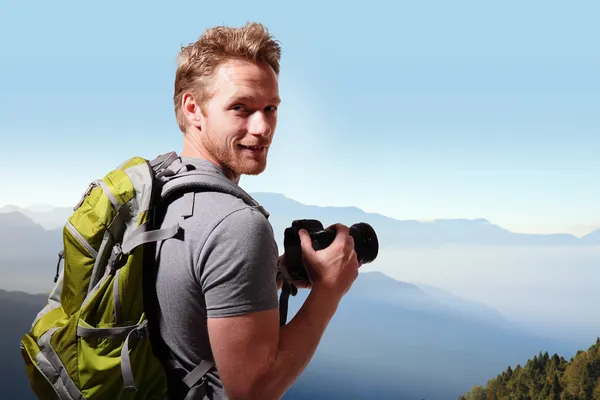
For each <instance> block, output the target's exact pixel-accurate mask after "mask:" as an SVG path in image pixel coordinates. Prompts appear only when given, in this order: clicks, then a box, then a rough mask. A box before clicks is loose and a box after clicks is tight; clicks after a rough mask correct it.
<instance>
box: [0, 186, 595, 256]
mask: <svg viewBox="0 0 600 400" xmlns="http://www.w3.org/2000/svg"><path fill="white" fill-rule="evenodd" d="M251 195H252V196H253V197H254V198H255V199H256V200H257V201H258V202H259V203H260V204H262V205H263V206H264V207H265V209H266V210H267V211H268V212H269V213H270V214H271V217H270V218H269V219H270V221H271V224H272V225H273V228H274V230H275V235H276V238H277V240H278V243H279V245H280V246H282V243H283V232H284V230H285V228H287V227H288V226H290V224H291V223H292V221H293V220H295V219H303V218H312V219H318V220H320V221H321V222H322V223H323V225H324V226H325V227H327V226H328V225H330V224H333V223H336V222H341V223H344V224H347V225H351V224H354V223H356V222H367V223H369V224H371V225H372V226H373V228H374V229H375V231H376V232H377V234H378V237H379V240H380V243H381V246H383V247H396V248H402V247H411V248H414V247H422V246H441V245H447V244H458V245H499V246H504V245H511V246H514V245H517V246H518V245H561V246H564V245H569V246H585V245H597V244H600V229H598V230H596V231H593V232H591V233H589V234H588V235H586V236H584V237H582V238H578V237H576V236H574V235H571V234H567V233H555V234H523V233H514V232H511V231H509V230H506V229H503V228H501V227H500V226H498V225H494V224H492V223H490V222H489V221H488V220H486V219H483V218H480V219H439V220H434V221H431V222H420V221H415V220H397V219H394V218H390V217H386V216H384V215H381V214H377V213H367V212H364V211H363V210H361V209H360V208H357V207H322V206H314V205H306V204H302V203H300V202H298V201H295V200H293V199H290V198H288V197H286V196H284V195H282V194H278V193H267V192H253V193H251ZM15 212H18V213H20V214H22V215H25V216H27V217H28V218H29V219H30V220H32V221H34V222H35V223H37V224H38V225H40V226H41V227H43V228H45V229H49V230H52V229H61V228H62V225H63V224H64V222H65V221H66V219H67V218H68V216H69V215H70V214H71V212H72V209H71V208H68V207H58V208H53V207H50V206H37V207H35V208H34V209H28V208H19V207H16V206H6V207H2V208H0V229H1V227H2V226H5V227H6V226H7V225H8V226H10V225H12V224H13V223H15V219H16V218H15V216H14V213H15ZM11 215H12V216H11ZM7 219H8V220H7ZM17 223H21V224H23V223H24V222H23V221H21V222H19V221H17ZM1 232H2V231H0V234H1Z"/></svg>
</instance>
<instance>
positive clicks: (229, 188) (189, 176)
mask: <svg viewBox="0 0 600 400" xmlns="http://www.w3.org/2000/svg"><path fill="white" fill-rule="evenodd" d="M167 159H168V158H167ZM163 165H164V164H163ZM157 176H158V178H159V179H160V180H162V181H163V185H162V189H161V194H160V197H162V198H167V197H168V196H170V195H172V194H174V193H176V192H182V193H183V192H202V191H217V192H222V193H228V194H231V195H232V196H236V197H238V198H240V199H242V200H243V201H244V202H245V203H246V204H248V205H250V206H251V207H253V208H256V209H257V210H259V211H260V212H261V213H262V214H263V215H264V216H265V217H267V218H268V217H269V213H268V212H267V211H266V210H265V209H264V208H263V207H262V206H261V205H260V204H258V202H257V201H256V200H254V199H253V198H252V197H251V196H250V195H249V194H248V193H246V191H244V190H243V189H242V188H241V187H240V186H239V185H236V184H235V183H234V182H232V181H230V180H229V179H227V178H225V177H224V176H222V175H220V174H218V173H216V172H211V171H207V170H196V169H190V168H187V165H185V164H183V163H182V162H181V160H180V159H179V158H178V159H176V160H174V161H173V162H171V163H170V165H169V166H168V167H166V168H163V169H161V170H160V171H159V172H158V175H157Z"/></svg>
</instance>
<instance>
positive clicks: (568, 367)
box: [458, 338, 600, 400]
mask: <svg viewBox="0 0 600 400" xmlns="http://www.w3.org/2000/svg"><path fill="white" fill-rule="evenodd" d="M526 399H527V400H530V399H534V400H542V399H544V400H546V399H549V400H587V399H590V400H600V338H598V339H597V340H596V343H595V344H594V345H593V346H591V347H590V348H589V349H588V350H587V351H583V350H580V351H578V352H577V354H576V355H575V356H573V357H572V358H571V359H570V360H568V361H567V360H565V359H564V358H563V357H559V356H558V355H557V354H554V355H553V356H549V355H548V353H547V352H544V353H543V354H542V353H541V352H540V353H539V354H538V355H536V356H534V357H533V359H530V360H528V361H527V363H526V364H525V366H523V367H522V366H521V365H517V366H516V367H515V368H514V370H513V369H512V368H511V367H510V366H509V367H508V368H507V369H506V370H505V371H503V372H502V373H501V374H500V375H498V376H497V377H495V378H493V379H490V380H489V381H488V382H487V384H486V386H485V387H484V386H481V385H475V386H474V387H473V388H472V389H471V390H470V391H469V392H467V393H465V394H463V395H461V396H460V397H459V398H458V400H526Z"/></svg>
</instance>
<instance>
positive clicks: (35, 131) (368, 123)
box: [0, 1, 600, 235]
mask: <svg viewBox="0 0 600 400" xmlns="http://www.w3.org/2000/svg"><path fill="white" fill-rule="evenodd" d="M484 3H485V4H484ZM282 4H283V3H275V2H260V1H254V2H235V1H230V2H224V3H222V5H217V2H201V1H193V2H192V1H180V2H177V3H172V5H167V4H166V2H161V3H159V4H152V3H149V2H123V3H117V2H115V1H107V2H103V3H92V4H82V3H78V2H65V1H63V2H60V3H58V2H50V3H48V2H41V1H38V2H26V3H22V2H16V1H9V2H5V3H4V4H3V5H1V6H0V54H1V56H0V136H1V138H2V146H1V147H0V168H1V169H2V171H3V172H4V173H3V174H1V175H0V185H1V187H2V190H1V191H0V206H2V205H5V204H18V205H29V204H32V203H33V204H39V203H45V204H52V205H67V206H70V205H72V204H74V203H75V202H76V201H77V200H78V199H79V196H80V194H81V193H82V191H84V190H85V188H86V186H87V184H88V182H89V181H90V180H93V179H95V178H97V177H100V176H102V175H104V174H105V173H106V172H107V171H108V170H109V169H110V168H113V167H115V166H116V165H117V164H119V163H120V162H121V161H122V160H124V159H126V158H128V157H131V156H133V155H142V156H145V157H153V156H155V155H157V154H160V153H162V152H165V151H169V150H177V151H179V150H180V149H181V134H180V132H179V130H178V128H177V125H176V124H175V119H174V115H173V108H172V101H171V98H172V87H173V76H174V70H175V56H176V54H177V52H178V50H179V48H180V45H181V44H187V43H189V42H192V41H194V40H196V39H197V37H198V36H199V35H200V34H201V33H202V31H203V30H204V29H205V28H206V27H209V26H213V25H217V24H227V25H241V24H243V23H244V22H246V21H248V20H254V21H260V22H263V23H265V24H266V25H267V27H268V28H269V29H270V30H271V31H272V33H273V34H274V35H275V36H276V38H277V39H279V40H280V41H281V43H282V46H283V59H282V74H281V80H280V85H281V86H280V90H281V96H282V99H283V103H282V106H281V108H280V114H279V126H278V130H277V133H276V138H275V143H274V146H273V148H272V149H271V153H270V155H269V165H268V167H267V171H266V172H265V173H264V174H263V175H261V176H258V177H243V178H242V181H241V185H242V186H243V187H244V188H246V189H247V190H249V191H270V192H280V193H283V194H285V195H287V196H288V197H291V198H294V199H296V200H298V201H301V202H304V203H308V204H318V205H354V206H358V207H360V208H362V209H364V210H365V211H370V212H379V213H382V214H386V215H389V216H392V217H395V218H399V219H434V218H480V217H482V218H487V219H488V220H490V221H491V222H492V223H495V224H498V225H500V226H503V227H505V228H508V229H511V230H514V231H519V232H542V233H546V232H570V233H573V234H576V235H582V234H585V233H587V232H589V231H590V230H592V229H594V228H598V227H600V206H599V205H600V185H599V184H598V177H599V176H600V158H599V157H597V155H598V153H599V151H600V138H599V135H600V78H599V74H598V71H599V70H600V44H599V41H598V38H599V37H600V26H599V24H598V23H597V16H598V15H599V12H600V6H599V5H598V3H597V2H592V1H588V2H583V1H580V2H570V3H567V2H541V1H529V2H517V1H504V2H496V3H495V4H490V2H475V1H471V2H466V1H457V2H445V1H437V2H433V1H420V2H397V3H396V2H394V3H393V2H391V1H389V2H378V1H369V2H362V3H355V4H356V5H353V6H350V5H348V3H347V2H330V3H326V2H322V1H321V2H311V1H308V2H303V3H300V2H294V3H293V4H291V5H287V6H283V5H282ZM294 152H297V153H296V154H294Z"/></svg>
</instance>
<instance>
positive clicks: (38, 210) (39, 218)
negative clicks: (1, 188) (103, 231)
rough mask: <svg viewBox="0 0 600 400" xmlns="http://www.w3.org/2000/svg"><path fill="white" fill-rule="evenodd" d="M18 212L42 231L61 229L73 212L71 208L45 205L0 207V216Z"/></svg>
mask: <svg viewBox="0 0 600 400" xmlns="http://www.w3.org/2000/svg"><path fill="white" fill-rule="evenodd" d="M13 212H19V213H21V214H23V215H25V216H26V217H28V218H29V219H31V220H32V221H34V222H35V223H37V224H38V225H40V226H41V227H42V228H44V229H49V230H52V229H57V228H62V227H63V225H64V224H65V222H66V221H67V218H69V216H70V215H71V213H72V212H73V208H71V207H52V206H47V205H43V204H41V205H34V206H30V207H18V206H14V205H9V206H4V207H0V214H6V213H13Z"/></svg>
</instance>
